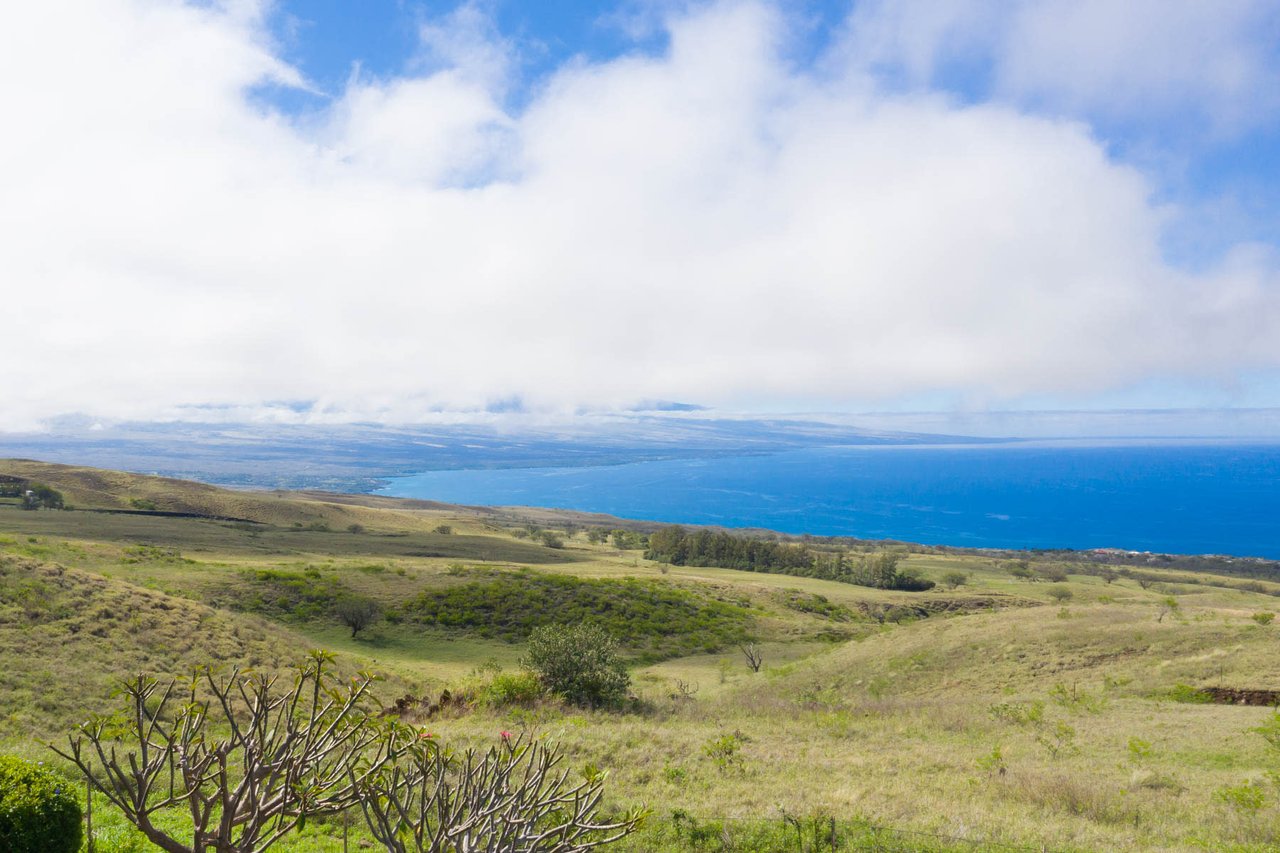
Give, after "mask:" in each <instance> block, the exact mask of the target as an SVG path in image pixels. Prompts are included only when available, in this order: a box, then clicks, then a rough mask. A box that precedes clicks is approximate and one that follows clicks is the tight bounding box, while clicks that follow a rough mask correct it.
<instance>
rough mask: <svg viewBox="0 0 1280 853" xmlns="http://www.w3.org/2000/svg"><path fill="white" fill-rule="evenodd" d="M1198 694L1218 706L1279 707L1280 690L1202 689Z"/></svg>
mask: <svg viewBox="0 0 1280 853" xmlns="http://www.w3.org/2000/svg"><path fill="white" fill-rule="evenodd" d="M1200 692H1201V693H1203V694H1204V695H1205V696H1207V697H1208V699H1209V701H1210V702H1215V703H1217V704H1219V705H1260V706H1263V707H1276V706H1280V690H1250V689H1245V688H1240V687H1202V688H1200Z"/></svg>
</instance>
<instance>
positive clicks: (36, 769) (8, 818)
mask: <svg viewBox="0 0 1280 853" xmlns="http://www.w3.org/2000/svg"><path fill="white" fill-rule="evenodd" d="M80 821H81V813H80V803H79V801H78V800H77V799H76V797H75V795H73V794H72V792H71V785H70V783H68V782H67V781H66V780H65V779H63V778H62V777H60V776H58V775H56V774H54V773H53V772H51V771H49V770H46V769H45V768H43V767H40V766H39V765H36V764H32V763H31V762H29V761H23V760H22V759H20V758H14V757H12V756H0V850H5V851H8V853H75V851H77V850H79V849H80V836H81V833H82V830H81V825H80Z"/></svg>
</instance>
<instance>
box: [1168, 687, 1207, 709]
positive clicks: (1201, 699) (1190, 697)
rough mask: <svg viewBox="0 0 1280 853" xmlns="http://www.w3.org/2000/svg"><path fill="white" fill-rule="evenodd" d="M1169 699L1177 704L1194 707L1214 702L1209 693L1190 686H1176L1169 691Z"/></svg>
mask: <svg viewBox="0 0 1280 853" xmlns="http://www.w3.org/2000/svg"><path fill="white" fill-rule="evenodd" d="M1169 698H1170V699H1172V700H1173V701H1175V702H1186V703H1188V704H1192V705H1204V704H1207V703H1209V702H1212V701H1213V697H1211V696H1210V695H1209V694H1208V693H1205V692H1204V691H1203V690H1200V689H1199V688H1196V687H1192V686H1191V685H1189V684H1175V685H1173V687H1172V688H1171V689H1170V690H1169Z"/></svg>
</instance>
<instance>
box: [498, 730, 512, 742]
mask: <svg viewBox="0 0 1280 853" xmlns="http://www.w3.org/2000/svg"><path fill="white" fill-rule="evenodd" d="M500 734H501V735H502V739H503V740H511V732H508V731H503V732H501V733H500Z"/></svg>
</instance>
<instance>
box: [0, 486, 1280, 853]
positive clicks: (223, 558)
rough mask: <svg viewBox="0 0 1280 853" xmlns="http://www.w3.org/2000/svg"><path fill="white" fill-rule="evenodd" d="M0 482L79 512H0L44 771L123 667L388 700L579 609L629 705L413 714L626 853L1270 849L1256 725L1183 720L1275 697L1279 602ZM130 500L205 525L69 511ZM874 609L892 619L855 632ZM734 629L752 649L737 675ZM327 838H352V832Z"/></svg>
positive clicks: (5, 632)
mask: <svg viewBox="0 0 1280 853" xmlns="http://www.w3.org/2000/svg"><path fill="white" fill-rule="evenodd" d="M0 473H8V474H16V475H18V476H31V477H37V476H38V478H39V479H40V480H41V481H42V482H45V483H48V484H49V485H51V486H53V487H55V488H58V489H59V490H61V491H63V493H64V494H65V495H66V496H67V500H68V503H71V504H72V505H73V506H75V507H78V509H76V510H73V511H64V512H58V511H36V512H27V511H23V510H21V509H19V508H18V507H17V506H15V505H12V504H0V751H2V752H11V753H16V754H19V755H23V756H27V757H38V758H40V759H41V760H45V761H47V762H49V763H51V764H53V765H55V766H59V765H58V761H57V759H56V757H55V756H53V754H52V753H51V752H49V751H48V750H47V749H46V748H45V747H43V746H42V745H41V741H42V740H54V739H58V738H61V737H64V736H65V733H66V732H67V731H68V730H69V729H70V727H71V726H73V725H74V724H75V723H76V722H78V721H79V720H81V719H83V718H84V717H85V715H86V714H88V713H90V712H94V711H100V710H105V709H108V708H109V707H111V703H112V698H111V690H112V687H113V684H115V683H116V682H118V681H119V680H120V679H121V678H123V677H125V676H128V675H130V674H135V673H137V672H150V673H154V674H172V675H181V674H183V673H185V672H187V671H189V670H190V668H192V667H194V666H198V665H203V664H207V663H214V664H221V665H224V666H229V665H232V664H239V665H242V666H253V667H257V668H263V669H274V668H280V667H284V666H287V665H288V664H289V663H290V662H292V661H294V660H296V659H298V658H300V657H301V656H302V655H303V654H305V652H306V651H307V650H308V649H311V648H326V649H329V650H332V651H334V652H336V653H338V655H339V658H338V659H339V663H340V665H341V666H342V667H344V668H345V670H349V671H354V670H356V669H360V668H368V669H372V670H374V671H376V672H379V673H381V674H382V675H384V676H385V679H386V680H385V682H384V683H383V684H381V685H380V688H381V693H382V695H383V697H384V699H385V701H386V702H387V703H388V704H389V703H390V702H391V701H392V700H393V699H395V698H397V697H399V696H402V695H406V694H410V695H414V696H426V695H434V694H436V693H438V692H439V691H440V690H442V689H445V688H450V689H453V690H458V689H464V690H465V689H468V688H469V687H475V686H476V685H479V684H482V683H483V681H484V679H486V678H488V677H491V673H492V672H494V671H496V670H498V669H506V670H508V671H510V670H513V669H515V668H516V667H517V666H518V660H519V658H520V656H521V654H522V642H523V638H524V636H526V635H527V632H528V630H529V628H530V627H531V626H533V625H536V624H544V623H546V622H548V621H552V622H554V621H556V620H557V618H558V617H560V618H564V619H573V620H584V619H585V620H593V619H594V620H598V621H599V624H602V625H604V626H605V627H606V628H609V629H611V630H612V631H614V632H616V633H617V634H618V636H619V638H620V640H622V642H623V647H624V652H625V653H626V654H627V655H628V657H629V658H630V660H631V661H632V671H631V675H632V690H633V692H634V694H635V695H636V697H637V699H638V700H639V701H638V702H637V703H633V706H632V710H628V711H625V712H622V711H583V710H579V709H575V708H568V707H564V706H562V705H560V704H558V703H556V702H553V701H544V702H541V703H538V704H535V705H534V706H532V707H509V708H485V707H479V706H477V707H474V708H470V709H466V710H457V709H454V710H452V711H450V712H449V713H448V714H447V715H445V716H444V717H438V718H434V719H432V720H431V721H430V723H429V725H430V726H431V728H432V730H433V731H434V732H436V733H438V734H439V735H440V736H441V737H443V738H445V739H448V740H450V741H453V742H456V743H460V744H461V743H478V744H485V743H490V742H492V741H493V739H494V738H495V737H496V736H497V733H498V732H499V731H500V730H511V731H520V732H528V733H532V734H536V735H539V736H544V737H548V738H552V739H555V740H557V741H559V742H560V743H561V744H562V745H563V748H564V749H565V751H566V753H567V755H568V760H569V761H570V762H571V764H572V766H574V767H578V768H585V767H587V766H588V765H594V766H596V767H598V768H601V769H603V770H607V771H608V773H609V781H608V786H607V792H608V797H609V801H610V805H611V806H612V807H617V808H624V807H629V806H632V805H637V804H644V805H647V806H648V807H649V808H651V809H652V810H653V817H652V818H651V819H650V821H649V822H648V824H647V826H646V828H645V829H644V830H643V831H642V833H641V834H640V835H638V836H637V837H635V838H634V839H633V840H632V841H631V842H629V845H630V846H629V847H623V848H620V849H632V850H673V851H674V850H725V849H736V850H774V849H776V850H793V849H828V848H827V847H822V848H818V847H812V844H816V843H818V842H819V840H820V838H819V837H820V836H821V839H826V840H825V841H822V842H821V843H824V844H829V841H830V838H831V835H832V833H833V832H834V834H835V836H836V838H837V843H838V845H839V846H838V849H850V850H853V849H866V850H889V849H898V850H933V849H937V850H944V849H957V850H973V849H992V850H997V849H1007V848H1002V847H1000V846H999V845H1012V846H1014V847H1015V848H1017V847H1021V848H1023V849H1032V850H1041V849H1045V850H1231V849H1234V850H1274V849H1280V786H1278V785H1277V784H1276V782H1275V781H1274V780H1275V779H1276V778H1277V777H1276V776H1275V775H1274V774H1277V773H1280V755H1275V754H1271V753H1269V752H1268V748H1267V745H1266V742H1265V741H1264V739H1263V738H1262V737H1261V736H1260V735H1259V734H1258V733H1257V732H1255V731H1254V730H1255V729H1256V728H1257V727H1258V726H1260V725H1261V724H1263V723H1264V722H1265V721H1266V720H1267V719H1268V718H1269V717H1270V715H1271V713H1272V711H1271V709H1269V708H1265V707H1245V706H1235V705H1223V704H1212V703H1205V702H1199V701H1185V700H1187V699H1195V698H1197V694H1196V693H1195V690H1196V689H1198V688H1201V687H1207V686H1221V687H1232V688H1269V689H1277V688H1280V655H1277V650H1278V649H1280V625H1277V624H1275V623H1270V624H1263V623H1264V622H1265V617H1259V618H1257V619H1255V618H1254V617H1255V614H1259V613H1267V612H1274V611H1277V610H1280V598H1276V597H1275V596H1274V595H1273V594H1272V593H1273V592H1280V584H1275V583H1270V582H1261V583H1255V584H1254V585H1253V586H1252V587H1250V588H1242V586H1246V585H1244V584H1242V583H1241V579H1240V578H1227V577H1217V576H1213V575H1208V574H1203V573H1190V572H1179V571H1174V570H1167V569H1162V570H1160V572H1159V573H1158V578H1155V579H1152V578H1144V579H1143V582H1142V583H1141V584H1140V583H1138V581H1137V580H1136V579H1134V578H1126V577H1120V578H1117V579H1114V580H1113V582H1111V583H1107V582H1106V581H1105V579H1104V578H1102V577H1098V576H1093V575H1079V574H1068V575H1067V577H1066V579H1065V580H1063V581H1060V582H1041V581H1032V580H1023V579H1018V578H1016V577H1015V576H1014V575H1013V574H1011V572H1010V570H1009V567H1008V565H1007V562H1006V561H1004V560H1002V559H1000V558H993V557H990V556H961V555H952V554H942V553H912V554H911V555H909V556H908V557H907V558H906V560H905V561H904V564H903V565H904V566H905V567H909V568H914V569H917V570H919V571H920V572H921V573H922V574H923V575H924V576H925V577H927V578H930V579H932V580H936V581H942V580H943V579H944V578H945V577H946V576H947V575H948V574H949V573H955V572H961V573H963V574H964V575H965V582H964V583H963V584H962V585H959V586H958V588H954V589H953V588H950V587H949V585H947V584H942V583H940V585H939V586H938V587H936V588H935V589H933V590H930V591H928V592H921V593H905V592H893V591H886V590H878V589H870V588H864V587H858V586H852V585H847V584H838V583H833V582H829V581H822V580H815V579H810V578H802V577H790V576H784V575H768V574H757V573H748V572H740V571H735V570H730V569H716V568H694V567H668V566H663V565H658V564H656V563H651V562H649V561H646V560H644V559H643V556H642V552H640V551H619V550H617V549H615V548H612V547H610V546H609V545H608V544H603V545H597V544H591V543H590V542H589V541H588V540H587V537H586V536H585V535H584V532H583V530H582V529H581V522H580V521H579V520H578V517H575V516H571V515H569V514H565V515H563V516H558V515H557V514H555V513H552V512H546V511H543V512H540V513H539V514H538V515H537V516H536V523H537V524H538V525H540V526H542V527H551V528H555V527H557V526H559V527H560V529H561V532H562V538H563V539H564V547H563V548H548V547H544V546H542V545H539V544H536V543H535V542H533V541H531V540H530V539H529V538H518V537H517V535H515V534H516V532H517V531H519V530H520V529H521V524H522V523H523V522H524V521H530V520H531V519H533V516H530V517H529V518H524V519H522V518H521V517H519V516H518V515H515V514H513V513H512V512H510V511H508V512H501V513H499V512H496V511H487V510H479V509H468V508H461V507H448V506H444V505H435V504H427V503H424V502H395V501H389V500H386V499H364V498H360V497H351V498H334V499H333V500H332V501H330V500H327V499H326V498H325V496H322V495H316V494H308V495H305V496H301V497H291V496H289V495H285V494H270V495H258V494H255V493H244V492H227V491H223V490H218V489H213V488H212V487H208V486H203V485H199V484H185V483H182V482H180V481H172V480H154V479H151V478H144V477H137V476H133V475H125V474H117V473H114V472H94V471H89V470H88V469H76V468H68V467H65V466H40V465H39V464H38V463H13V462H0ZM135 498H137V499H142V500H146V501H152V502H154V504H155V505H156V506H157V508H158V509H159V510H161V511H170V512H194V511H200V512H203V513H206V514H208V515H214V516H218V517H219V518H218V519H211V518H179V517H166V516H157V515H146V514H108V513H98V512H90V511H86V510H89V509H121V508H127V507H128V506H130V501H131V500H133V499H135ZM219 519H220V520H219ZM226 519H236V520H226ZM557 520H559V521H560V522H561V524H559V525H558V524H557ZM352 525H355V527H354V528H353V527H352ZM441 525H448V526H449V527H450V528H452V531H453V532H451V533H442V532H435V531H436V530H437V528H439V527H440V526H441ZM521 532H522V531H521ZM1031 567H1032V568H1033V569H1035V568H1037V564H1036V562H1035V560H1034V559H1033V560H1032V563H1031ZM1068 568H1070V567H1068ZM1259 590H1260V591H1259ZM1068 593H1069V595H1068ZM348 595H355V596H361V597H366V598H370V599H373V600H375V601H377V602H378V603H379V604H380V605H381V606H382V607H383V609H384V610H385V612H386V614H387V617H386V618H384V619H382V620H381V621H380V622H378V623H377V624H376V625H374V626H372V627H370V628H368V629H366V630H364V631H361V632H360V633H359V635H358V636H356V637H354V638H353V637H352V636H351V632H350V631H349V630H348V629H347V628H346V627H344V626H343V625H342V624H341V623H340V621H339V620H338V619H337V618H336V617H335V616H334V614H333V611H332V607H333V603H334V602H335V601H336V600H337V599H338V598H340V597H341V596H348ZM888 608H897V610H895V611H894V612H899V613H907V614H909V615H908V616H907V618H904V619H902V620H901V621H899V622H893V621H884V622H881V621H880V619H879V618H877V614H880V616H881V617H882V616H883V614H884V613H885V612H886V610H887V609H888ZM910 614H916V615H910ZM741 637H751V638H752V639H755V640H757V641H759V642H760V644H761V647H762V648H763V650H764V656H765V661H764V666H763V667H762V669H761V671H760V672H758V673H756V672H752V671H751V670H750V669H749V668H748V667H747V666H746V663H745V660H744V658H743V656H742V654H741V653H740V652H739V651H738V650H737V648H736V641H737V640H738V639H739V638H741ZM681 688H683V691H682V689H681ZM717 744H718V745H719V746H718V747H717ZM726 744H727V746H726ZM784 815H788V816H792V817H793V818H795V819H796V820H795V821H794V822H793V823H786V822H784V821H783V816H784ZM175 819H176V818H175ZM832 819H834V820H835V824H834V825H833V824H832V823H831V820H832ZM95 820H96V821H97V823H98V827H99V829H100V833H99V836H98V837H99V841H100V843H99V845H98V850H99V851H125V850H146V849H149V848H147V847H145V846H142V845H141V843H140V842H139V841H138V840H137V839H136V837H135V836H134V835H132V834H131V833H130V831H129V830H128V828H127V827H126V826H124V825H123V823H122V821H121V819H120V817H119V816H118V815H113V814H112V813H111V811H110V809H108V808H106V806H105V804H104V803H99V804H97V805H96V814H95ZM806 821H807V823H806ZM876 827H893V828H896V829H897V830H899V832H897V833H896V834H895V833H889V832H886V831H881V830H877V829H876ZM347 831H348V832H349V833H350V839H349V843H350V844H351V845H352V849H356V845H357V844H358V843H359V842H360V841H361V840H366V839H365V836H364V834H363V833H362V831H361V829H360V827H359V826H358V825H355V826H351V827H349V828H348V830H347ZM342 833H343V826H342V824H341V822H340V821H337V820H329V821H317V822H315V823H312V824H309V825H308V827H307V830H306V832H305V834H304V835H301V836H298V837H295V838H292V839H290V840H289V841H287V842H286V843H283V844H281V845H280V846H279V847H277V848H274V849H280V850H288V851H304V850H305V851H311V850H319V851H324V850H330V851H338V850H342V849H343V847H342ZM806 833H808V835H806ZM804 839H809V840H804ZM802 844H803V845H808V846H804V847H803V848H802V847H801V846H799V845H802ZM131 845H132V846H131Z"/></svg>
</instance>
